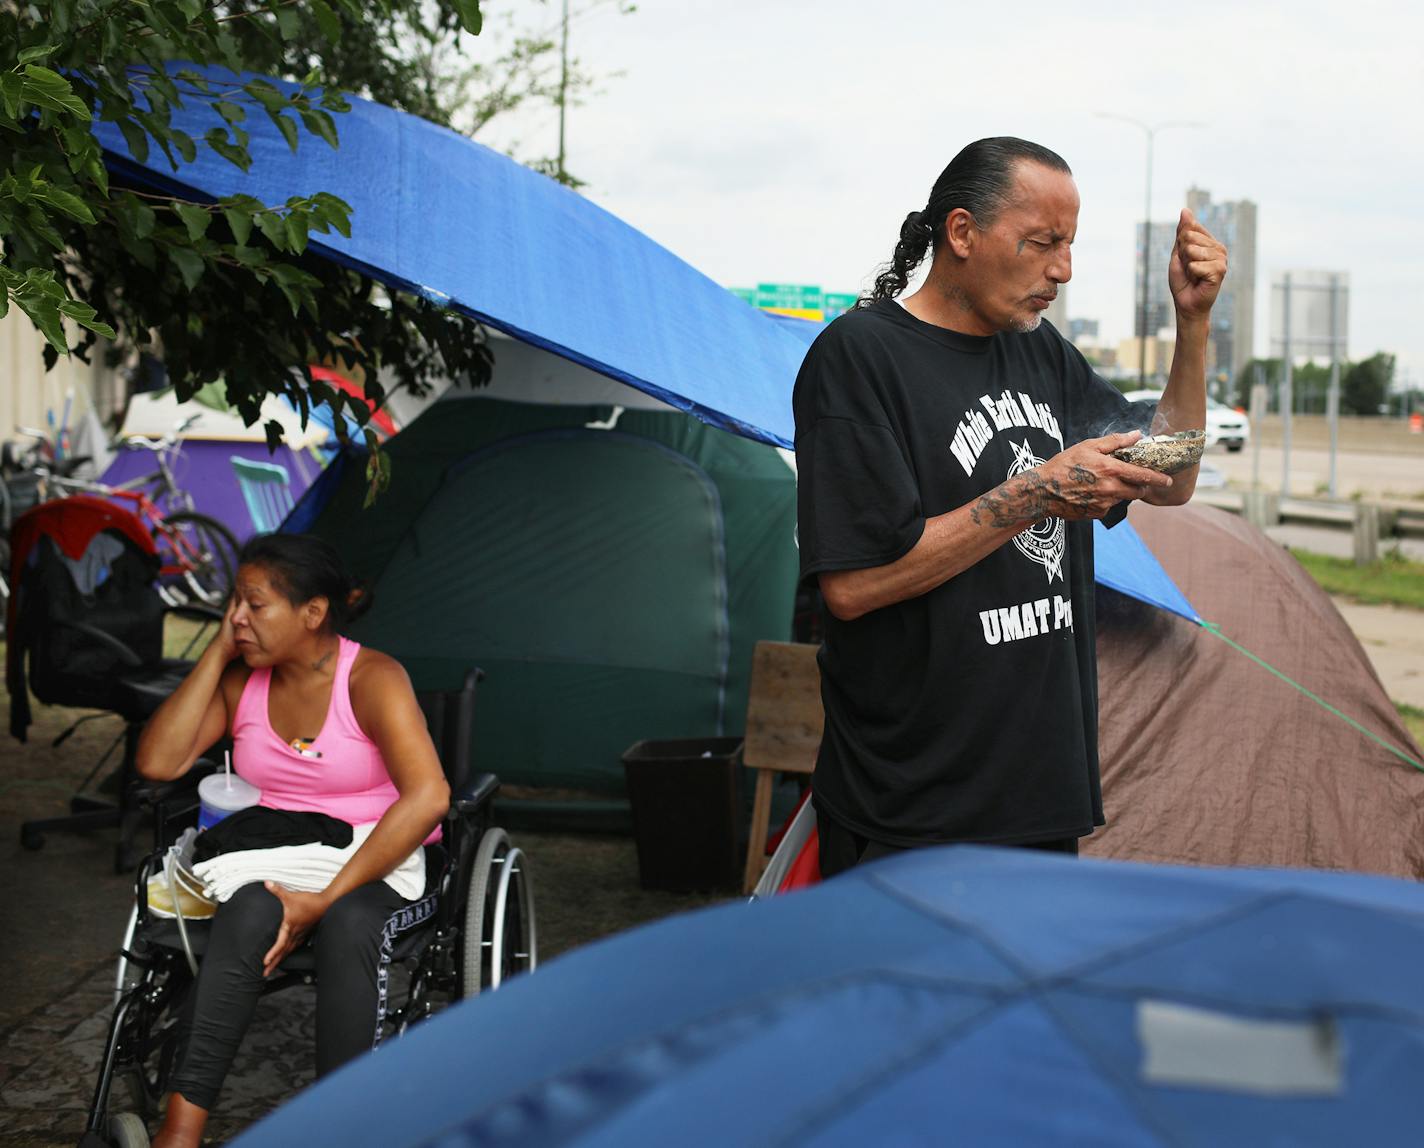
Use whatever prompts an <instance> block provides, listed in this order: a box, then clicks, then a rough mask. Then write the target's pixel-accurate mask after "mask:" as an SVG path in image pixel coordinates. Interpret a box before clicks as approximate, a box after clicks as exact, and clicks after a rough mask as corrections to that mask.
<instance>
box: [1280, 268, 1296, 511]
mask: <svg viewBox="0 0 1424 1148" xmlns="http://www.w3.org/2000/svg"><path fill="white" fill-rule="evenodd" d="M1290 289H1291V280H1290V272H1289V271H1287V272H1286V275H1285V292H1284V294H1285V328H1284V330H1283V332H1282V334H1283V336H1284V337H1283V339H1282V341H1281V342H1282V346H1281V360H1282V367H1283V370H1282V372H1281V403H1280V406H1281V498H1283V499H1284V498H1288V497H1289V496H1290V452H1291V411H1292V408H1293V407H1294V397H1293V395H1292V394H1291V290H1290Z"/></svg>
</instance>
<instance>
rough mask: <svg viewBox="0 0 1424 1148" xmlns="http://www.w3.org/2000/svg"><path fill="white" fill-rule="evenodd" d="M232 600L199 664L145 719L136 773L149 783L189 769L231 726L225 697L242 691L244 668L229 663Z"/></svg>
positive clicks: (232, 652)
mask: <svg viewBox="0 0 1424 1148" xmlns="http://www.w3.org/2000/svg"><path fill="white" fill-rule="evenodd" d="M233 609H234V606H233V604H231V603H230V604H229V605H228V609H227V613H226V614H224V616H223V620H222V625H221V626H220V627H219V628H218V632H217V634H216V635H215V636H214V638H213V640H212V641H211V642H209V643H208V648H207V649H205V650H204V651H203V653H202V655H201V656H200V657H199V658H198V664H197V665H195V666H194V667H193V669H192V670H191V671H190V672H189V674H188V676H187V677H186V678H184V679H183V684H182V685H180V686H179V687H178V688H177V689H176V690H174V691H173V692H172V693H171V694H169V695H168V697H167V698H166V699H165V700H164V702H163V704H162V705H161V706H159V707H158V709H157V710H156V711H155V712H154V715H153V716H152V717H151V718H149V719H148V724H147V725H145V726H144V728H143V733H142V735H141V736H140V737H139V741H138V755H137V759H136V762H135V764H136V766H137V768H138V772H139V775H140V776H142V777H146V778H149V779H150V780H152V781H172V780H173V779H174V778H175V777H182V776H183V774H185V773H187V772H188V770H189V769H191V768H192V766H193V762H195V761H197V760H198V755H199V754H200V753H202V752H203V751H204V750H205V749H207V748H208V746H210V745H212V744H213V742H215V741H217V740H218V738H220V737H222V735H223V734H224V733H226V732H227V730H228V727H229V725H230V724H231V714H229V712H228V702H227V695H228V694H229V693H232V692H233V691H234V690H240V688H241V683H242V682H243V681H244V680H245V678H246V675H247V668H246V667H245V666H242V665H236V666H234V665H231V663H232V661H233V659H234V658H235V657H237V643H236V641H235V639H234V636H233V629H232V612H233Z"/></svg>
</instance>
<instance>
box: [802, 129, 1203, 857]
mask: <svg viewBox="0 0 1424 1148" xmlns="http://www.w3.org/2000/svg"><path fill="white" fill-rule="evenodd" d="M1077 229H1078V191H1077V187H1076V185H1075V184H1074V182H1073V177H1072V173H1071V172H1070V170H1069V168H1068V165H1067V164H1066V163H1064V162H1063V160H1062V159H1061V158H1060V157H1059V156H1057V155H1056V154H1054V153H1053V152H1051V151H1049V150H1048V149H1047V148H1044V147H1040V146H1039V145H1037V144H1032V143H1028V142H1027V141H1025V140H1019V139H1014V138H1012V137H1000V138H994V139H986V140H980V141H979V142H977V143H973V144H970V145H969V146H968V147H966V148H965V149H964V150H963V151H962V152H960V153H959V154H958V155H957V156H956V157H955V158H954V160H953V161H952V162H951V163H950V165H949V166H948V167H947V168H945V170H944V171H943V173H941V175H940V177H939V179H938V180H937V181H936V182H935V185H934V188H933V189H932V190H931V192H930V197H929V205H928V206H927V207H926V208H925V209H924V210H922V211H916V212H912V213H911V214H910V215H909V216H908V217H907V218H906V220H905V224H904V226H903V227H902V228H901V230H900V242H899V243H898V244H897V245H896V247H895V253H894V256H893V258H892V261H891V263H890V265H889V266H888V267H887V268H886V270H885V271H884V273H883V274H881V275H880V276H879V278H878V279H877V280H876V283H875V287H874V290H873V291H872V293H871V295H870V297H869V298H868V299H862V300H860V302H859V303H858V304H857V306H856V309H855V310H854V311H851V312H849V313H848V314H845V315H842V316H841V317H840V318H838V319H837V320H835V322H833V323H832V324H831V325H830V326H829V327H828V328H827V329H826V330H825V332H824V333H823V334H822V335H821V336H820V337H819V338H818V339H817V340H816V342H815V344H814V345H813V346H812V347H811V350H810V352H809V353H808V355H807V357H806V361H805V363H804V365H803V366H802V368H801V373H800V375H799V376H798V378H797V381H796V391H795V397H794V406H795V413H796V457H797V469H798V472H799V476H800V477H799V482H800V488H799V496H798V497H799V537H800V546H801V576H802V577H803V578H816V579H817V580H818V581H819V584H820V589H821V593H822V595H823V597H824V599H825V602H826V607H827V610H828V612H829V615H830V617H828V618H827V620H826V638H825V644H824V646H823V647H822V649H821V653H820V664H821V680H822V697H823V701H824V705H825V712H826V724H825V736H824V739H823V741H822V743H821V751H820V756H819V758H818V760H817V764H816V772H815V776H814V779H813V790H814V794H815V803H816V812H817V823H818V826H819V829H820V839H821V870H822V874H823V875H824V876H827V877H829V876H832V875H834V874H835V873H838V872H840V871H842V870H844V869H846V868H849V867H850V866H852V865H855V864H856V863H857V862H859V861H865V860H870V859H873V858H875V857H878V856H883V855H884V854H886V853H890V852H894V851H896V850H899V849H907V848H913V847H915V846H920V845H931V844H936V843H942V842H952V841H958V842H980V843H985V844H1002V845H1024V846H1034V847H1039V848H1048V849H1056V850H1061V851H1064V852H1070V853H1076V852H1077V848H1078V838H1079V837H1082V836H1085V835H1087V834H1089V833H1091V832H1092V831H1093V828H1094V826H1097V825H1101V824H1103V811H1102V795H1101V790H1100V786H1099V781H1098V757H1097V737H1098V730H1097V661H1096V654H1095V649H1094V634H1093V626H1094V619H1093V536H1092V522H1091V520H1092V519H1094V518H1102V519H1105V520H1106V521H1107V522H1108V523H1109V524H1111V523H1113V522H1115V521H1117V520H1118V519H1120V518H1121V517H1122V515H1123V514H1124V513H1125V511H1126V507H1125V505H1124V504H1125V503H1127V502H1129V501H1131V500H1133V499H1138V498H1140V499H1144V500H1145V501H1148V502H1151V503H1154V504H1156V505H1179V504H1181V503H1184V502H1186V501H1187V499H1189V498H1190V497H1191V494H1192V490H1193V488H1194V487H1195V485H1196V474H1197V471H1196V468H1195V467H1193V468H1191V469H1190V470H1187V471H1184V472H1182V473H1180V474H1178V475H1176V476H1175V477H1173V478H1168V477H1166V476H1164V475H1160V474H1157V473H1156V472H1154V471H1150V470H1144V469H1142V468H1140V467H1135V466H1130V465H1128V464H1127V463H1124V462H1120V461H1118V460H1117V459H1115V458H1114V457H1113V456H1112V452H1113V451H1114V450H1117V449H1118V448H1120V447H1123V446H1127V445H1130V444H1131V443H1133V442H1135V441H1136V440H1137V439H1138V437H1139V432H1138V431H1132V432H1130V433H1127V434H1107V433H1105V432H1106V430H1107V429H1108V428H1109V427H1110V425H1111V424H1113V423H1116V424H1117V425H1119V426H1122V425H1134V423H1135V422H1136V421H1137V420H1136V419H1135V418H1134V417H1133V412H1132V411H1131V408H1130V404H1128V403H1127V402H1126V400H1124V399H1123V398H1122V397H1121V395H1120V394H1119V393H1118V392H1117V391H1116V389H1114V388H1113V387H1112V386H1110V385H1109V384H1107V383H1106V382H1104V381H1103V380H1101V379H1099V378H1098V377H1097V376H1096V375H1095V374H1094V373H1093V371H1092V369H1091V368H1090V367H1089V365H1088V363H1087V362H1086V360H1084V358H1083V357H1082V355H1080V354H1079V353H1078V351H1077V350H1076V349H1075V348H1074V347H1073V346H1072V345H1071V344H1070V343H1068V342H1067V341H1066V340H1065V339H1064V338H1063V337H1062V336H1061V335H1059V334H1058V332H1057V331H1055V330H1054V329H1053V328H1052V326H1051V325H1048V324H1044V323H1042V322H1041V320H1042V315H1043V312H1044V311H1045V310H1047V308H1048V305H1049V303H1051V302H1052V300H1053V298H1054V296H1055V295H1056V294H1057V292H1058V288H1059V286H1060V285H1061V284H1063V283H1066V282H1068V280H1069V278H1071V276H1072V256H1071V245H1072V243H1073V238H1074V235H1075V233H1076V232H1077ZM927 253H932V258H931V263H930V270H929V274H928V277H927V278H926V279H925V282H924V284H923V286H921V287H920V289H919V290H918V291H916V292H914V293H913V294H911V295H909V296H907V297H904V298H901V297H900V296H901V295H902V293H903V292H904V291H905V289H906V287H907V286H908V282H909V277H910V274H911V273H912V272H913V271H914V269H915V267H916V266H917V265H918V264H919V263H920V262H921V261H922V260H923V259H924V257H925V255H926V254H927ZM1225 274H1226V250H1225V248H1224V247H1222V245H1221V244H1220V243H1218V242H1217V241H1216V240H1215V239H1213V238H1212V237H1211V235H1209V234H1208V233H1207V232H1206V230H1205V229H1203V228H1202V227H1201V226H1200V224H1198V223H1197V222H1196V220H1195V219H1194V218H1193V216H1192V215H1191V213H1190V212H1187V211H1184V212H1182V217H1181V222H1180V223H1179V224H1178V227H1177V239H1176V244H1175V246H1174V248H1173V252H1172V257H1171V263H1170V266H1169V268H1168V280H1169V284H1170V287H1171V291H1172V297H1173V300H1174V303H1175V306H1176V311H1177V346H1176V354H1175V357H1174V359H1173V361H1172V372H1171V378H1170V381H1169V383H1168V385H1167V390H1166V393H1165V395H1164V396H1163V398H1162V401H1161V403H1160V404H1159V408H1158V417H1157V421H1156V423H1155V424H1154V427H1153V429H1154V430H1159V429H1166V430H1172V431H1177V430H1186V429H1190V428H1196V427H1203V426H1205V422H1206V383H1205V375H1206V344H1207V330H1208V317H1209V315H1210V312H1211V306H1212V303H1213V302H1214V301H1215V299H1216V295H1217V292H1218V291H1219V290H1220V288H1221V283H1222V280H1223V278H1224V277H1225Z"/></svg>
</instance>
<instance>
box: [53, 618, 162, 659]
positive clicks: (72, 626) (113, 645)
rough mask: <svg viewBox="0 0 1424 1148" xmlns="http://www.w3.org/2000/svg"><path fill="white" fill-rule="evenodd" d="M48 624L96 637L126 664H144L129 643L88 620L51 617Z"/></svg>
mask: <svg viewBox="0 0 1424 1148" xmlns="http://www.w3.org/2000/svg"><path fill="white" fill-rule="evenodd" d="M48 625H51V626H55V627H59V628H63V629H66V630H77V631H79V633H81V634H83V635H84V636H85V637H88V638H94V639H96V640H97V641H98V642H99V644H100V645H103V646H108V647H109V649H110V650H111V651H112V652H113V653H115V654H117V655H118V658H119V661H121V662H123V664H124V665H126V666H132V667H134V668H135V669H137V668H138V667H140V666H142V665H143V659H142V658H140V657H139V656H138V655H137V654H136V653H134V652H133V650H132V649H130V648H129V646H128V644H127V643H125V642H121V641H120V640H119V639H118V638H116V637H114V635H113V634H110V633H107V632H105V631H104V630H101V629H99V627H98V626H91V625H89V623H88V622H73V621H68V620H65V619H59V618H51V619H49V621H48Z"/></svg>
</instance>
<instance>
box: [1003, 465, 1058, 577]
mask: <svg viewBox="0 0 1424 1148" xmlns="http://www.w3.org/2000/svg"><path fill="white" fill-rule="evenodd" d="M1009 445H1010V446H1011V447H1013V451H1014V461H1013V465H1012V466H1010V467H1009V477H1010V478H1013V477H1014V476H1015V475H1018V474H1022V473H1023V472H1024V471H1026V470H1032V469H1033V468H1034V467H1036V466H1042V465H1043V463H1044V461H1045V460H1044V459H1041V458H1039V457H1038V456H1037V455H1035V454H1034V453H1033V447H1031V446H1029V445H1028V440H1027V439H1025V440H1024V441H1023V442H1022V443H1010V444H1009ZM1067 533H1068V532H1067V529H1066V528H1065V526H1064V525H1063V519H1061V518H1044V519H1042V520H1040V521H1038V522H1035V523H1034V524H1033V525H1032V526H1031V527H1029V528H1028V529H1027V530H1025V531H1024V532H1023V533H1022V534H1018V535H1015V537H1014V545H1015V546H1017V547H1018V549H1019V553H1021V554H1022V555H1023V556H1024V557H1025V558H1027V559H1028V560H1029V561H1030V562H1036V563H1038V565H1040V566H1042V567H1043V569H1044V571H1045V573H1047V575H1048V581H1049V583H1050V584H1051V583H1052V582H1053V580H1054V579H1055V578H1057V579H1059V580H1060V581H1061V580H1062V578H1063V551H1064V547H1065V544H1066V541H1067Z"/></svg>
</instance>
